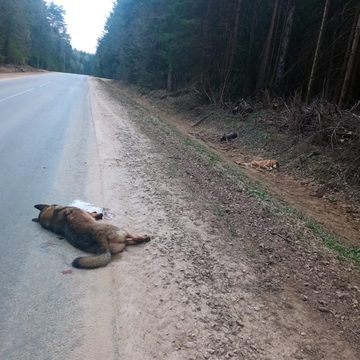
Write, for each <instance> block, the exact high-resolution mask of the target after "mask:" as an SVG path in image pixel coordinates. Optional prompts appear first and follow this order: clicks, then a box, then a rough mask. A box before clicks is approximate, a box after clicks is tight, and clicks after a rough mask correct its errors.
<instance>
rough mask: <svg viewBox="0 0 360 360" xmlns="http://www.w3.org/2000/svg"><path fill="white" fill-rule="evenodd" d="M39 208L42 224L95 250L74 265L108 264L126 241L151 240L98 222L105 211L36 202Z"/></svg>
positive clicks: (139, 241)
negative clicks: (91, 211) (101, 212)
mask: <svg viewBox="0 0 360 360" xmlns="http://www.w3.org/2000/svg"><path fill="white" fill-rule="evenodd" d="M34 207H35V208H36V209H38V210H40V214H39V216H38V217H37V218H35V219H32V220H33V221H35V222H38V223H39V224H40V225H41V226H42V227H43V228H45V229H47V230H50V231H53V232H54V233H56V234H58V235H61V236H63V237H64V238H65V239H66V240H67V241H68V242H69V243H70V244H71V245H73V246H75V247H77V248H78V249H80V250H83V251H86V252H89V253H93V254H95V255H93V256H85V257H78V258H76V259H75V260H74V261H73V262H72V266H74V267H76V268H83V269H94V268H97V267H101V266H106V265H107V264H109V262H110V261H111V256H112V255H114V254H118V253H120V252H121V251H123V250H124V249H125V247H126V245H135V244H139V243H144V242H148V241H150V237H149V236H147V235H144V236H139V235H132V234H130V233H128V232H127V231H125V230H121V229H119V228H118V227H116V226H114V225H110V224H104V223H98V222H96V220H101V219H102V217H103V216H102V214H99V213H97V212H93V213H89V212H87V211H84V210H81V209H79V208H77V207H72V206H60V205H44V204H38V205H35V206H34Z"/></svg>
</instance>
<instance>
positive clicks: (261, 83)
mask: <svg viewBox="0 0 360 360" xmlns="http://www.w3.org/2000/svg"><path fill="white" fill-rule="evenodd" d="M278 8H279V0H275V4H274V10H273V14H272V19H271V23H270V28H269V32H268V37H267V39H266V43H265V51H264V56H263V58H262V62H261V66H260V74H259V77H258V81H257V83H256V93H257V94H258V93H259V92H260V91H261V90H262V89H263V87H264V83H265V74H266V69H267V68H268V62H269V56H270V50H271V44H272V39H273V35H274V29H275V24H276V18H277V14H278Z"/></svg>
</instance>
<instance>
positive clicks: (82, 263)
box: [72, 251, 111, 269]
mask: <svg viewBox="0 0 360 360" xmlns="http://www.w3.org/2000/svg"><path fill="white" fill-rule="evenodd" d="M110 261H111V252H110V251H107V252H105V253H103V254H100V255H94V256H83V257H78V258H76V259H75V260H74V261H73V262H72V266H73V267H75V268H79V269H95V268H98V267H102V266H106V265H107V264H108V263H109V262H110Z"/></svg>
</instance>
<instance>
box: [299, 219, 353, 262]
mask: <svg viewBox="0 0 360 360" xmlns="http://www.w3.org/2000/svg"><path fill="white" fill-rule="evenodd" d="M305 225H306V226H307V227H308V228H309V229H310V230H311V231H312V232H313V234H315V235H316V236H318V237H319V238H320V239H321V240H322V241H323V243H324V244H325V245H326V246H327V247H328V248H329V249H331V250H334V251H336V252H337V253H338V254H339V256H340V257H341V258H343V259H351V260H353V261H354V262H355V263H356V264H357V265H360V248H355V247H349V246H346V245H344V244H342V243H341V242H340V241H339V239H338V238H337V237H336V236H335V235H332V234H330V233H329V232H327V231H326V230H325V229H324V228H323V227H322V226H321V225H320V224H318V223H317V222H315V221H314V220H312V219H307V220H305Z"/></svg>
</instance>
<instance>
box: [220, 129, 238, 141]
mask: <svg viewBox="0 0 360 360" xmlns="http://www.w3.org/2000/svg"><path fill="white" fill-rule="evenodd" d="M237 137H238V134H237V133H236V132H233V131H231V132H229V133H227V134H224V135H223V136H222V137H221V139H220V141H230V140H234V139H236V138H237Z"/></svg>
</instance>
